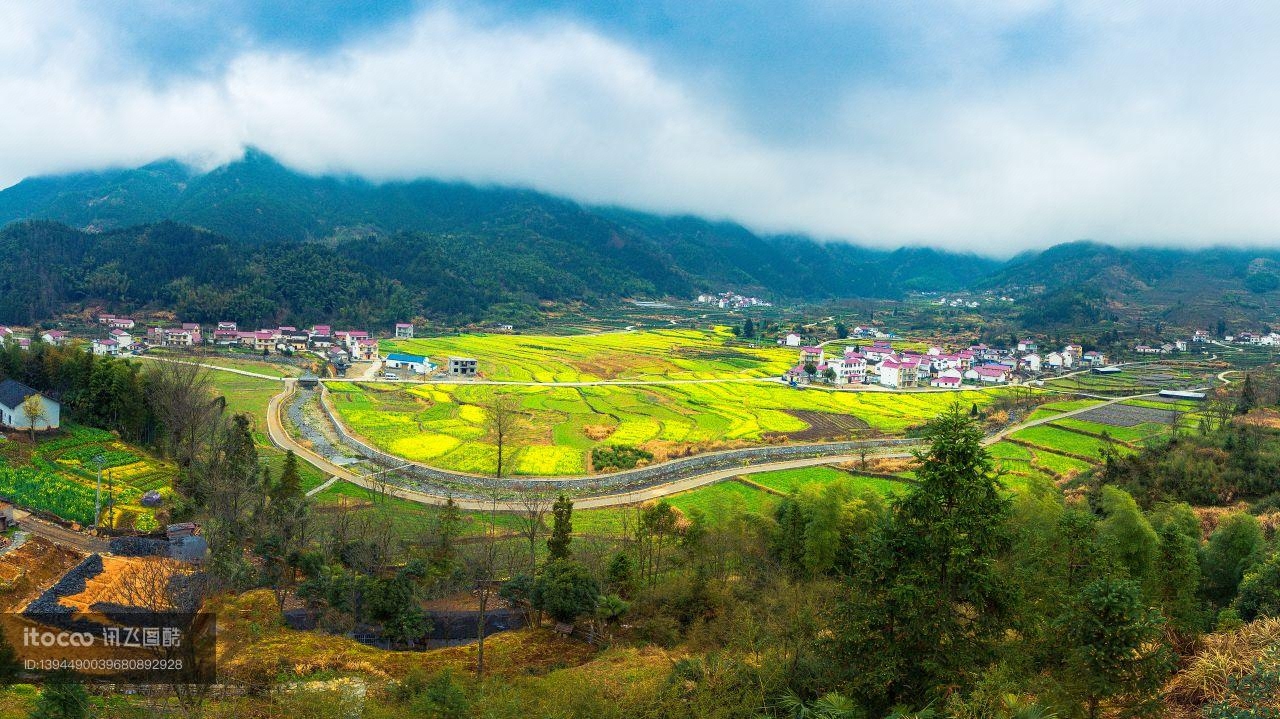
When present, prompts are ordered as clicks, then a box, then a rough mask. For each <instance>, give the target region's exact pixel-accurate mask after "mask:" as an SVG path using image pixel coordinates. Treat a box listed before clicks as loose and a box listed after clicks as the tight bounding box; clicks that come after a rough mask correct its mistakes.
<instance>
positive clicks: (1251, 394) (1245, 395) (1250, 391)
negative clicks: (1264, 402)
mask: <svg viewBox="0 0 1280 719" xmlns="http://www.w3.org/2000/svg"><path fill="white" fill-rule="evenodd" d="M1257 406H1258V390H1257V389H1256V388H1254V386H1253V375H1252V374H1250V373H1246V374H1245V376H1244V384H1243V385H1241V386H1240V397H1239V399H1237V400H1236V414H1249V410H1251V409H1253V408H1254V407H1257Z"/></svg>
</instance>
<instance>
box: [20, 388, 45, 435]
mask: <svg viewBox="0 0 1280 719" xmlns="http://www.w3.org/2000/svg"><path fill="white" fill-rule="evenodd" d="M22 413H23V414H25V415H26V416H27V426H28V427H29V428H30V430H31V441H32V442H34V441H36V427H37V426H39V424H40V423H41V422H44V421H46V420H48V419H49V415H48V413H47V412H45V409H44V400H43V398H42V397H41V396H40V395H39V394H38V393H36V394H32V395H28V396H27V398H26V399H24V400H22Z"/></svg>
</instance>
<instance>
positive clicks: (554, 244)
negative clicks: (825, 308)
mask: <svg viewBox="0 0 1280 719" xmlns="http://www.w3.org/2000/svg"><path fill="white" fill-rule="evenodd" d="M30 219H42V220H53V221H56V222H59V223H63V224H65V225H69V226H71V227H74V228H78V229H82V230H85V231H88V232H92V233H110V232H117V231H124V230H126V229H127V228H130V227H134V226H139V225H155V224H156V223H161V222H172V223H179V224H182V225H188V226H191V227H194V228H199V229H202V230H206V231H208V232H209V233H212V236H216V237H217V238H218V239H217V240H211V241H215V242H218V243H223V244H228V245H229V246H234V247H236V252H237V253H241V254H243V253H249V254H253V253H257V252H267V253H278V252H280V251H281V250H280V248H281V247H294V246H300V245H311V246H313V251H316V252H320V251H322V250H321V249H320V248H322V247H323V248H327V249H325V250H323V251H326V252H333V253H335V254H336V255H337V256H340V257H347V258H352V256H354V259H356V260H363V261H364V262H363V266H362V267H356V266H355V265H353V267H356V269H374V270H377V271H379V272H381V273H383V274H385V275H386V277H387V278H389V279H392V280H397V281H399V283H400V286H401V287H402V288H403V289H404V290H405V291H406V292H408V293H409V294H410V295H411V296H412V297H413V298H412V299H411V300H409V303H410V304H412V303H414V302H420V303H421V310H420V312H418V314H426V315H440V316H449V317H456V318H461V317H469V316H474V315H476V314H477V313H479V312H481V311H482V310H483V307H482V305H483V304H484V303H494V302H499V303H501V302H518V303H528V302H532V301H538V300H553V301H554V300H581V299H592V298H600V297H619V296H639V295H667V296H678V297H687V296H690V295H692V294H696V293H697V292H699V291H702V290H722V289H735V290H738V291H742V292H753V293H760V294H766V295H770V296H774V297H777V298H788V299H824V298H829V297H840V296H850V295H854V296H865V297H900V296H902V295H903V294H904V293H905V292H907V291H909V290H912V289H920V288H925V287H928V288H934V289H941V290H953V289H956V288H959V287H962V286H964V285H965V284H967V283H969V282H971V281H972V280H973V278H974V277H980V276H984V275H986V274H988V273H989V272H991V271H993V270H995V269H997V268H998V267H999V263H997V262H994V261H992V260H989V259H985V258H981V257H977V256H975V255H957V254H952V253H945V252H939V251H935V250H927V249H918V250H916V249H913V250H901V251H898V252H886V251H880V250H870V249H866V248H860V247H855V246H852V245H848V244H843V243H820V242H816V241H814V240H812V239H809V238H804V237H796V236H761V235H757V234H755V233H753V232H751V231H749V230H747V229H746V228H744V227H742V226H740V225H736V224H733V223H728V222H709V221H706V220H703V219H700V218H696V217H687V216H685V217H660V216H656V215H651V214H645V213H640V212H634V211H629V210H625V209H620V208H601V207H589V206H583V205H580V204H578V203H574V202H572V201H569V200H565V199H562V198H557V197H553V196H549V195H545V194H541V193H538V192H534V191H531V190H523V189H513V188H504V187H476V186H471V185H465V184H458V183H445V182H436V181H432V180H419V181H413V182H391V183H382V184H375V183H371V182H367V181H364V180H361V179H358V178H353V177H337V176H323V177H317V176H310V175H305V174H302V173H298V172H295V171H292V170H290V169H288V168H286V167H284V166H283V165H281V164H280V163H278V162H276V161H275V160H274V159H272V158H271V157H269V156H267V155H265V154H263V153H261V152H257V151H253V150H250V151H249V152H247V153H246V154H245V156H244V158H243V159H241V160H239V161H236V162H233V163H230V164H228V165H225V166H223V167H220V168H217V169H215V170H212V171H209V172H197V171H194V170H192V169H191V168H189V167H187V166H185V165H182V164H180V163H177V162H174V161H163V162H157V163H153V164H150V165H146V166H143V167H139V168H136V169H131V170H110V171H104V172H93V173H78V174H72V175H62V176H54V177H38V178H32V179H28V180H24V181H23V182H20V183H18V184H17V185H14V186H13V187H10V188H8V189H6V190H4V191H3V192H0V224H8V223H13V222H16V221H20V220H30ZM16 231H17V232H21V230H16ZM164 232H166V233H169V232H172V228H169V229H166V230H164ZM353 243H354V244H353ZM294 249H295V250H296V247H294ZM433 274H439V275H441V277H442V278H449V280H450V285H449V286H450V287H451V288H453V289H454V290H456V291H458V292H460V293H462V294H464V295H467V294H474V295H476V296H473V297H463V298H461V299H452V300H451V299H450V298H447V297H442V296H440V294H439V293H436V292H431V291H428V290H429V289H430V287H431V286H433V285H438V284H439V283H438V282H437V281H436V280H437V279H438V278H433V277H429V275H433ZM471 282H476V283H480V284H482V285H492V287H491V288H486V289H485V290H484V291H482V292H480V293H470V292H469V289H468V288H467V287H465V285H466V284H468V283H471ZM86 292H92V290H90V289H86Z"/></svg>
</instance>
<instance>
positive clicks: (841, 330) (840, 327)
mask: <svg viewBox="0 0 1280 719" xmlns="http://www.w3.org/2000/svg"><path fill="white" fill-rule="evenodd" d="M836 338H837V339H842V340H844V339H849V328H848V327H846V326H845V324H844V323H843V322H837V323H836Z"/></svg>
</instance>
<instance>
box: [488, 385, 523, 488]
mask: <svg viewBox="0 0 1280 719" xmlns="http://www.w3.org/2000/svg"><path fill="white" fill-rule="evenodd" d="M485 410H486V412H485V421H484V424H485V430H486V432H487V433H488V435H489V441H491V442H493V446H494V447H495V448H496V449H497V451H498V453H497V460H496V464H495V465H494V470H493V476H494V477H495V478H497V479H502V478H503V477H504V476H506V475H505V474H504V470H505V469H506V467H505V465H504V462H505V461H506V458H507V450H508V448H509V446H510V445H511V444H512V443H514V441H515V440H516V439H517V437H516V435H517V434H518V433H519V431H520V413H519V407H518V405H517V403H516V399H515V398H514V397H512V396H511V395H509V394H506V393H504V392H499V393H497V394H495V395H494V396H493V401H492V402H490V403H489V405H488V406H487V407H485Z"/></svg>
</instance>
